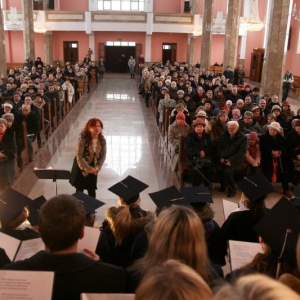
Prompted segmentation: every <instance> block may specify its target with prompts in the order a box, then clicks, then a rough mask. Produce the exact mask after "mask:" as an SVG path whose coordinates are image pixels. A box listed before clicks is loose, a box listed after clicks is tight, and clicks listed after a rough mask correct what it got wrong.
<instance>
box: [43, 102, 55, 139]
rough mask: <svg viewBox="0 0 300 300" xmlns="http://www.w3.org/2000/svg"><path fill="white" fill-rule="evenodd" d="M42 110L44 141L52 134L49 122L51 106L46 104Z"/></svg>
mask: <svg viewBox="0 0 300 300" xmlns="http://www.w3.org/2000/svg"><path fill="white" fill-rule="evenodd" d="M43 108H44V126H45V135H46V139H48V137H49V136H50V135H51V134H52V132H53V130H52V124H51V123H52V122H51V104H50V103H46V104H45V106H44V107H43Z"/></svg>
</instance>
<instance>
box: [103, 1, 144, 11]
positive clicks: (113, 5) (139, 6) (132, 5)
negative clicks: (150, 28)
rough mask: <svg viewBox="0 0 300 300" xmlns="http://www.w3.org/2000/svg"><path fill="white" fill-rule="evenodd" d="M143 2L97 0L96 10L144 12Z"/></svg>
mask: <svg viewBox="0 0 300 300" xmlns="http://www.w3.org/2000/svg"><path fill="white" fill-rule="evenodd" d="M144 6H145V0H98V10H118V11H120V10H132V11H144Z"/></svg>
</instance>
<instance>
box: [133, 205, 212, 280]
mask: <svg viewBox="0 0 300 300" xmlns="http://www.w3.org/2000/svg"><path fill="white" fill-rule="evenodd" d="M168 259H176V260H178V261H181V262H183V263H185V264H186V265H188V266H189V267H191V268H192V269H193V270H195V271H196V272H197V273H198V274H199V275H201V276H202V278H203V279H204V280H205V281H207V280H208V279H209V278H210V276H211V275H212V270H211V267H210V263H209V260H208V256H207V247H206V242H205V237H204V228H203V225H202V223H201V221H200V219H199V217H198V216H197V214H196V213H195V212H194V211H193V210H192V209H190V208H188V207H184V206H181V205H173V206H172V207H170V208H168V209H166V210H163V211H162V212H161V213H160V214H159V217H158V219H157V222H156V223H155V224H154V227H153V231H152V235H151V237H150V240H149V246H148V250H147V252H146V254H145V256H144V257H143V258H141V259H140V260H138V261H137V262H136V263H135V265H134V266H133V270H135V271H136V272H137V273H140V275H141V276H143V275H144V274H145V273H146V272H147V271H148V270H149V269H150V267H153V266H158V265H160V264H162V263H163V262H164V261H166V260H168Z"/></svg>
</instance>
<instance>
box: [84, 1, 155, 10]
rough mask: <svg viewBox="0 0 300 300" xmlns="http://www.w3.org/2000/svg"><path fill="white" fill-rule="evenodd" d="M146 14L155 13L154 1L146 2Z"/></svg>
mask: <svg viewBox="0 0 300 300" xmlns="http://www.w3.org/2000/svg"><path fill="white" fill-rule="evenodd" d="M90 1H91V0H90ZM144 12H153V0H146V1H145V7H144Z"/></svg>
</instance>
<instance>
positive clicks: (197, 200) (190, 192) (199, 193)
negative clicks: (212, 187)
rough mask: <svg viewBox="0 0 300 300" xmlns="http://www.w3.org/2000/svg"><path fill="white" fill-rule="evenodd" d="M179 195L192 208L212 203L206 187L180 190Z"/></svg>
mask: <svg viewBox="0 0 300 300" xmlns="http://www.w3.org/2000/svg"><path fill="white" fill-rule="evenodd" d="M180 193H181V194H182V195H183V196H184V197H185V199H186V200H187V201H188V202H189V203H190V204H191V205H192V206H198V205H199V206H203V205H204V204H207V203H213V199H212V197H211V193H210V191H209V189H208V187H206V186H192V187H186V188H181V189H180Z"/></svg>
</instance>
